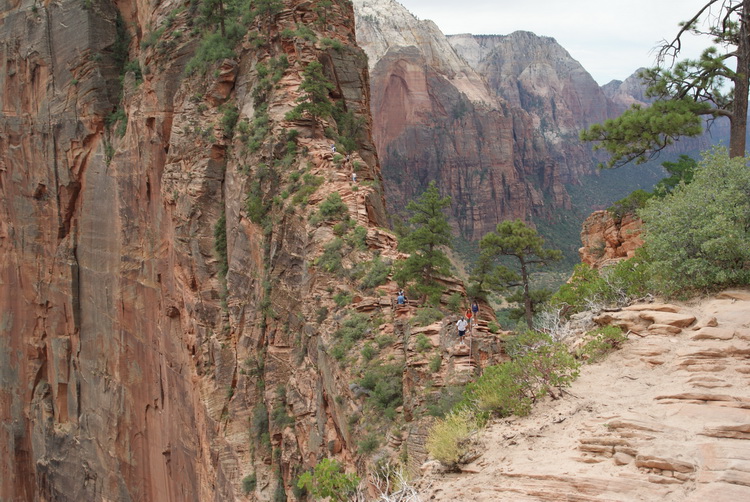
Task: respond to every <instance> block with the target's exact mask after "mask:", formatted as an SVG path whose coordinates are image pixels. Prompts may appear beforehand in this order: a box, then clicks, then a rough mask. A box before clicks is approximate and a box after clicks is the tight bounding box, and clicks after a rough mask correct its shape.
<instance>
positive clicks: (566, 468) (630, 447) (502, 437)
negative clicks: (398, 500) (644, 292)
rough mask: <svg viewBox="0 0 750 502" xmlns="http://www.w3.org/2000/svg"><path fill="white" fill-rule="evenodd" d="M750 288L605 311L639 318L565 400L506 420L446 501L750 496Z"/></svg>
mask: <svg viewBox="0 0 750 502" xmlns="http://www.w3.org/2000/svg"><path fill="white" fill-rule="evenodd" d="M749 313H750V291H744V290H738V291H731V292H726V293H725V294H722V295H718V296H715V297H711V298H706V299H703V300H701V301H693V302H691V303H689V304H681V303H669V304H667V303H662V304H658V303H651V304H643V305H638V306H634V307H632V308H629V309H627V310H625V309H623V310H621V311H618V312H606V313H603V314H601V315H599V316H598V317H597V318H596V322H597V323H599V324H614V325H619V326H621V327H623V329H626V328H627V329H632V331H633V335H632V336H629V337H628V341H627V342H626V343H625V344H624V346H623V348H622V349H620V350H619V351H617V352H614V353H612V354H610V355H609V356H608V357H607V359H605V360H604V361H603V362H600V363H596V364H589V365H585V366H583V367H582V368H581V375H580V377H579V378H578V380H576V381H575V382H574V383H573V385H572V387H571V388H570V389H569V393H567V394H565V396H564V397H563V398H562V399H558V400H554V401H553V400H545V401H542V402H540V403H537V405H536V406H535V408H534V410H533V412H532V413H531V415H529V416H528V417H522V418H518V417H512V418H509V419H501V420H496V421H495V422H494V423H492V424H491V425H490V426H489V427H488V428H487V429H486V430H485V432H484V433H483V435H482V436H481V440H480V441H481V442H482V445H481V448H480V450H481V451H483V454H482V456H481V457H480V458H478V459H477V460H475V461H474V462H473V463H472V464H470V465H468V466H467V468H466V469H465V470H464V472H463V473H460V474H448V473H434V474H432V475H431V477H430V476H428V477H427V478H425V479H424V480H422V483H423V484H422V486H423V489H422V490H421V496H422V500H435V501H445V502H448V501H451V502H454V501H457V500H461V501H463V500H467V501H468V500H471V501H475V500H476V501H514V502H515V501H555V502H556V501H568V500H574V501H597V502H603V501H623V502H630V501H647V502H651V501H659V502H685V501H688V502H706V501H710V502H717V501H719V502H721V501H731V502H740V501H745V500H747V501H750V441H749V439H750V386H749V385H748V383H750V363H749V362H748V358H750V347H748V339H747V338H745V337H744V336H738V334H739V335H744V334H745V333H746V331H747V330H750V314H749Z"/></svg>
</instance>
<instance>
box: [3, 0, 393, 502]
mask: <svg viewBox="0 0 750 502" xmlns="http://www.w3.org/2000/svg"><path fill="white" fill-rule="evenodd" d="M184 7H185V6H183V5H182V4H180V3H179V2H172V1H168V2H148V1H125V2H118V3H117V4H115V3H113V2H107V1H105V2H90V3H87V7H85V8H82V6H81V3H80V2H72V1H67V0H63V1H62V2H55V3H48V4H39V3H33V2H27V1H21V2H10V3H6V4H5V5H4V6H3V7H2V12H0V32H1V33H2V37H1V39H2V40H3V42H2V44H1V45H0V47H2V63H0V95H1V96H2V114H1V115H0V193H2V197H0V200H1V201H2V203H0V304H2V313H1V314H0V422H2V424H3V426H2V427H1V428H0V499H2V500H58V501H65V500H175V501H177V500H180V501H185V500H235V499H236V498H238V497H239V496H240V494H241V493H242V491H243V490H242V485H241V481H242V479H243V478H244V477H245V476H247V475H249V474H251V473H252V474H253V475H256V476H257V494H258V496H260V497H266V498H268V497H270V495H269V494H270V493H272V492H273V491H274V490H275V489H277V485H278V484H280V485H281V489H282V490H284V489H286V490H290V487H291V481H292V478H293V477H294V476H296V475H297V474H298V472H299V471H300V470H301V469H303V468H305V467H306V466H309V465H314V463H315V462H316V461H317V459H318V458H320V457H321V455H323V454H324V453H325V452H326V451H327V445H328V443H327V441H334V442H338V443H340V444H341V445H343V446H342V447H341V448H340V449H339V450H338V453H339V455H340V458H341V459H342V460H344V461H346V464H347V465H350V466H351V465H352V464H353V463H352V462H351V459H352V457H353V455H354V453H353V452H355V451H356V444H354V443H353V440H352V438H351V437H349V436H348V432H346V430H347V429H346V427H345V426H346V420H347V417H346V414H345V413H344V412H343V410H336V409H334V408H335V407H334V406H333V405H332V404H331V403H333V399H334V397H335V396H337V395H338V394H339V393H340V392H339V386H340V385H341V381H340V380H341V379H342V377H341V376H340V374H339V372H340V369H339V368H338V367H337V366H336V367H335V368H334V370H332V371H331V372H329V373H326V372H325V371H323V372H320V371H317V368H318V367H325V366H326V364H330V362H329V363H326V361H327V360H329V359H330V357H329V356H328V355H327V354H325V352H324V351H323V347H322V345H320V346H319V340H320V337H321V336H330V331H328V329H330V328H332V327H334V326H335V324H331V326H329V327H327V328H323V327H321V326H320V323H315V322H311V321H310V320H311V319H315V318H316V315H315V314H314V312H315V311H316V309H318V308H320V305H319V304H318V305H316V301H315V300H314V299H313V298H314V297H315V296H316V295H317V296H320V295H321V294H322V295H324V296H325V298H326V299H325V300H323V302H324V303H325V302H329V303H331V300H330V295H328V293H326V292H325V290H326V288H327V287H328V284H327V282H328V280H330V279H329V278H326V276H324V277H323V278H321V276H320V274H319V272H318V271H317V270H316V269H315V267H313V260H314V259H315V258H316V257H317V256H318V255H319V254H320V252H321V247H322V246H323V245H324V244H325V242H324V241H321V242H316V241H314V240H313V239H311V237H310V234H309V233H308V232H309V230H310V228H309V227H308V226H307V224H306V218H307V217H308V216H309V214H311V213H312V212H314V211H315V209H316V204H317V203H319V202H320V201H321V200H323V197H325V195H327V194H330V193H332V192H333V191H339V192H340V193H341V194H342V195H343V199H344V204H345V212H346V213H347V214H350V215H351V217H352V218H353V220H354V221H355V222H357V223H359V224H360V225H362V226H364V227H365V229H366V230H367V237H368V239H369V241H370V242H371V243H372V246H373V249H378V250H379V251H380V252H381V253H382V254H383V255H388V253H391V254H395V253H396V251H395V239H394V238H393V236H392V235H390V234H389V233H388V232H387V231H384V230H379V229H378V228H377V227H384V226H385V225H386V218H385V209H384V204H383V195H382V193H381V191H380V190H379V189H378V186H379V185H378V180H379V176H380V174H379V166H378V164H377V158H376V156H375V148H374V146H373V145H372V142H371V140H370V120H369V94H368V91H367V68H366V67H365V66H364V58H363V54H362V53H361V51H359V50H358V49H356V48H354V47H353V38H354V35H353V22H352V19H353V13H352V11H351V7H350V6H346V5H345V4H344V5H338V4H336V5H333V6H329V7H328V8H327V10H326V12H325V14H326V16H327V23H328V24H327V25H325V28H324V30H325V36H326V37H328V38H330V39H331V40H334V39H335V40H337V41H338V42H340V43H341V44H342V45H343V46H344V47H343V48H342V49H341V50H333V49H325V48H322V47H321V46H320V44H317V45H316V43H314V42H311V41H304V40H301V39H295V38H293V37H292V38H287V39H284V40H282V38H281V37H280V35H279V33H280V32H281V31H282V30H283V29H284V28H289V29H295V28H296V25H297V23H302V24H304V23H308V22H309V23H312V24H311V25H312V26H317V27H321V26H323V23H318V24H314V22H315V21H316V19H318V18H319V16H321V15H322V11H321V10H320V9H318V10H313V7H314V6H313V5H311V4H309V3H308V2H298V1H288V2H284V4H283V8H282V10H281V12H280V13H279V14H278V16H277V17H276V19H275V22H274V24H273V25H272V26H271V27H270V28H266V27H264V35H266V34H269V35H270V37H271V38H270V42H269V43H267V44H265V45H263V44H260V48H257V46H253V45H252V44H249V43H248V42H245V45H244V48H243V47H238V49H237V57H236V58H235V59H231V60H225V61H223V62H222V61H217V62H215V63H206V65H205V66H206V72H205V75H202V72H201V71H199V72H197V73H195V74H193V75H186V74H185V67H186V64H187V62H188V61H189V60H190V59H191V58H192V56H193V54H194V52H195V48H196V46H197V40H196V39H194V38H191V37H190V36H188V35H187V34H188V33H190V31H191V29H192V28H191V24H192V21H193V20H194V17H195V12H191V11H190V9H185V8H184ZM266 30H267V31H266ZM154 32H157V33H156V35H155V36H154V37H151V35H153V34H154ZM152 38H153V40H152ZM320 38H322V35H321V37H320ZM118 47H119V48H118ZM123 47H124V48H123ZM118 51H120V52H118ZM122 51H124V53H123V52H122ZM281 55H285V56H286V58H287V60H288V63H289V64H288V68H286V69H285V70H284V71H283V75H282V77H281V78H280V80H279V81H278V82H277V83H276V87H275V88H273V89H272V92H270V93H269V95H268V96H267V99H266V100H265V102H264V103H265V104H267V105H268V124H269V126H268V132H267V135H266V137H265V138H263V139H264V140H265V141H266V142H265V143H264V144H263V145H264V149H263V150H262V151H261V152H259V153H257V154H254V153H253V152H250V151H249V148H247V147H246V143H247V139H246V138H245V139H243V137H242V136H241V135H240V134H239V133H238V134H236V135H232V134H231V133H230V131H229V130H228V129H227V127H228V126H227V120H225V117H226V114H227V112H226V108H221V107H222V106H227V107H232V108H236V109H237V111H238V112H239V122H240V123H242V122H243V121H247V122H248V123H249V122H251V121H253V120H254V119H256V118H257V117H258V115H259V112H258V107H257V105H258V101H256V100H255V98H254V91H255V90H256V88H257V87H258V85H259V77H258V65H259V63H264V64H269V60H270V59H271V58H279V57H280V56H281ZM124 58H127V59H128V60H129V61H131V62H135V63H137V66H139V67H140V69H141V71H142V74H143V76H142V78H141V76H140V75H137V74H136V72H126V71H125V69H124V67H123V63H124ZM315 60H317V61H320V62H321V64H322V66H323V69H324V72H325V73H326V75H327V77H328V78H329V79H330V80H331V82H333V84H334V89H333V90H332V91H331V94H330V99H332V100H338V101H339V102H341V103H342V104H343V106H345V107H346V110H347V111H348V112H351V114H352V117H353V118H354V119H358V118H360V119H361V121H360V122H358V123H359V124H360V128H361V129H360V130H361V134H360V136H359V137H358V141H359V148H358V150H357V151H356V152H353V153H352V155H351V159H350V161H349V164H348V166H349V169H351V166H352V163H354V162H356V163H357V168H358V169H359V171H358V172H359V176H360V180H361V181H368V180H369V183H368V184H367V185H365V184H364V183H363V184H362V186H361V188H360V190H358V191H356V192H355V191H354V190H353V189H352V187H351V183H350V182H349V181H348V179H349V173H348V172H346V173H345V175H344V176H343V177H340V176H338V171H339V170H341V169H340V168H339V167H337V166H336V165H335V164H334V162H333V159H332V158H331V154H330V148H329V144H330V140H329V139H327V138H325V136H324V134H323V129H322V127H320V124H319V123H316V122H314V121H308V122H305V120H304V119H301V120H300V121H299V122H297V123H290V122H284V119H283V117H284V114H285V112H286V111H288V110H290V109H291V108H292V107H293V106H294V105H295V104H296V103H297V99H298V98H299V96H300V93H299V89H298V88H299V84H300V82H301V79H302V70H303V69H304V68H305V66H306V65H307V64H308V63H309V62H311V61H315ZM131 67H132V66H131ZM121 76H122V77H123V79H122V80H123V84H122V87H121V84H120V83H119V82H120V77H121ZM141 79H142V81H141ZM121 91H122V98H121V95H120V92H121ZM116 110H120V111H121V112H124V113H121V114H113V112H115V111H116ZM108 117H109V120H108ZM118 117H119V118H120V120H119V121H115V123H114V124H112V122H113V120H112V118H115V119H116V118H118ZM291 128H294V129H296V130H297V134H298V136H297V138H298V140H297V143H296V147H297V148H298V149H299V151H300V153H299V155H298V156H297V157H294V159H293V161H292V162H290V165H285V166H284V168H285V169H287V171H284V170H280V171H279V172H278V173H277V176H279V178H280V179H281V181H280V182H279V183H281V185H282V187H284V186H288V185H284V183H287V179H288V176H289V175H290V173H291V172H292V171H300V170H302V169H306V170H307V171H306V172H308V173H310V174H311V175H313V176H322V177H324V179H325V181H326V184H325V185H323V188H324V189H325V190H321V193H320V194H314V196H313V195H311V196H310V199H309V201H307V199H306V202H309V205H307V204H299V203H297V205H296V206H297V208H296V209H295V207H294V206H293V205H292V204H291V203H289V204H288V206H286V211H285V210H284V208H278V207H275V208H274V211H275V212H274V220H273V224H272V225H270V224H269V225H266V228H265V229H264V228H263V225H261V224H259V223H258V222H256V221H252V219H251V218H250V217H249V216H248V211H247V198H248V193H250V192H251V188H252V187H251V185H252V183H253V181H254V180H255V179H259V178H258V177H259V174H258V172H259V169H261V166H262V165H271V166H272V167H273V168H275V169H280V168H279V167H278V166H279V165H280V163H279V162H280V157H281V156H283V148H285V147H284V145H286V142H287V139H286V136H285V135H284V134H286V133H285V132H284V131H286V130H288V129H291ZM118 129H120V131H119V132H118ZM246 132H247V131H246ZM300 174H301V173H300ZM342 174H344V173H343V172H342ZM261 190H262V191H263V197H267V199H268V201H269V202H268V203H269V204H270V200H271V198H272V197H273V196H278V194H279V193H280V192H281V188H278V187H274V186H272V185H271V184H270V182H268V181H266V182H264V184H263V186H262V187H261ZM269 193H270V195H269ZM280 205H283V204H280ZM222 216H223V217H224V219H225V221H226V232H225V236H226V240H227V246H226V248H227V259H226V260H227V263H226V266H227V275H226V280H224V279H223V278H222V275H221V273H220V269H221V267H222V264H221V261H222V258H221V256H220V255H217V245H216V241H217V239H218V237H217V236H220V235H221V232H220V233H216V228H217V222H218V221H219V220H220V219H221V218H222ZM329 235H330V234H329ZM371 257H372V255H371V251H363V252H362V253H361V255H360V256H359V258H360V259H362V260H368V259H370V258H371ZM225 282H226V284H225ZM271 286H273V287H271ZM269 303H270V304H271V305H273V311H271V310H269V307H268V304H269ZM259 354H263V355H264V357H265V356H266V355H267V357H268V361H267V363H266V364H265V365H261V366H257V365H255V366H253V365H252V364H250V363H248V361H257V358H258V356H259ZM259 368H260V369H259ZM261 381H262V382H265V387H264V386H263V385H261V384H260V382H261ZM341 386H342V387H343V385H341ZM282 388H283V391H280V390H279V389H282ZM342 392H343V391H342ZM278 403H281V405H280V406H281V407H282V409H284V410H285V411H286V413H288V414H289V415H290V416H292V417H293V420H292V421H291V425H289V424H288V423H285V424H272V425H271V426H269V430H268V436H270V443H269V444H270V445H272V447H273V448H275V449H277V450H278V451H279V452H280V456H279V458H276V457H273V459H272V450H271V446H269V447H268V449H267V451H259V450H256V451H254V450H253V448H254V445H253V444H252V442H251V440H250V434H249V432H248V430H249V425H248V423H249V422H248V420H249V418H250V417H252V416H253V412H254V410H255V409H257V407H258V406H262V407H265V408H264V409H265V410H266V411H267V413H270V412H271V410H272V409H273V407H274V406H276V405H277V404H278ZM272 460H273V463H274V467H273V468H272V466H271V465H270V464H271V462H272ZM266 461H268V465H266V463H265V462H266ZM276 472H277V473H278V474H275V473H276Z"/></svg>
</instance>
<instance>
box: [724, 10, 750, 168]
mask: <svg viewBox="0 0 750 502" xmlns="http://www.w3.org/2000/svg"><path fill="white" fill-rule="evenodd" d="M740 15H741V21H740V39H739V43H738V45H737V76H736V77H735V80H734V106H733V109H732V118H731V119H730V129H729V156H730V157H744V156H745V138H746V135H747V102H748V96H747V95H748V91H750V86H749V85H748V82H749V81H750V39H748V36H750V31H749V30H748V22H749V21H750V19H748V16H750V0H742V9H741V12H740Z"/></svg>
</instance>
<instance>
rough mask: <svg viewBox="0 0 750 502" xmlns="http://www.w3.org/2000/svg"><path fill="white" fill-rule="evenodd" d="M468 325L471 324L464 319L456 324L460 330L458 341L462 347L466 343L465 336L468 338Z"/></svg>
mask: <svg viewBox="0 0 750 502" xmlns="http://www.w3.org/2000/svg"><path fill="white" fill-rule="evenodd" d="M468 325H469V323H468V322H467V321H466V319H464V318H463V317H462V318H461V319H459V320H458V322H457V323H456V328H458V340H459V342H460V343H461V344H462V345H463V343H464V336H466V327H467V326H468Z"/></svg>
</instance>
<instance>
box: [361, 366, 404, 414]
mask: <svg viewBox="0 0 750 502" xmlns="http://www.w3.org/2000/svg"><path fill="white" fill-rule="evenodd" d="M403 372H404V367H403V365H401V364H382V363H380V362H378V363H377V364H375V365H373V366H370V367H369V368H368V369H367V370H366V371H365V373H364V375H363V376H362V378H361V379H360V380H359V382H358V383H359V385H361V386H362V387H364V388H365V389H367V390H369V391H370V396H369V397H368V398H367V403H368V404H370V405H371V406H373V407H374V408H375V409H376V410H379V411H385V410H388V409H395V408H397V407H399V406H401V405H402V404H403V403H404V394H403V382H402V376H403Z"/></svg>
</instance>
